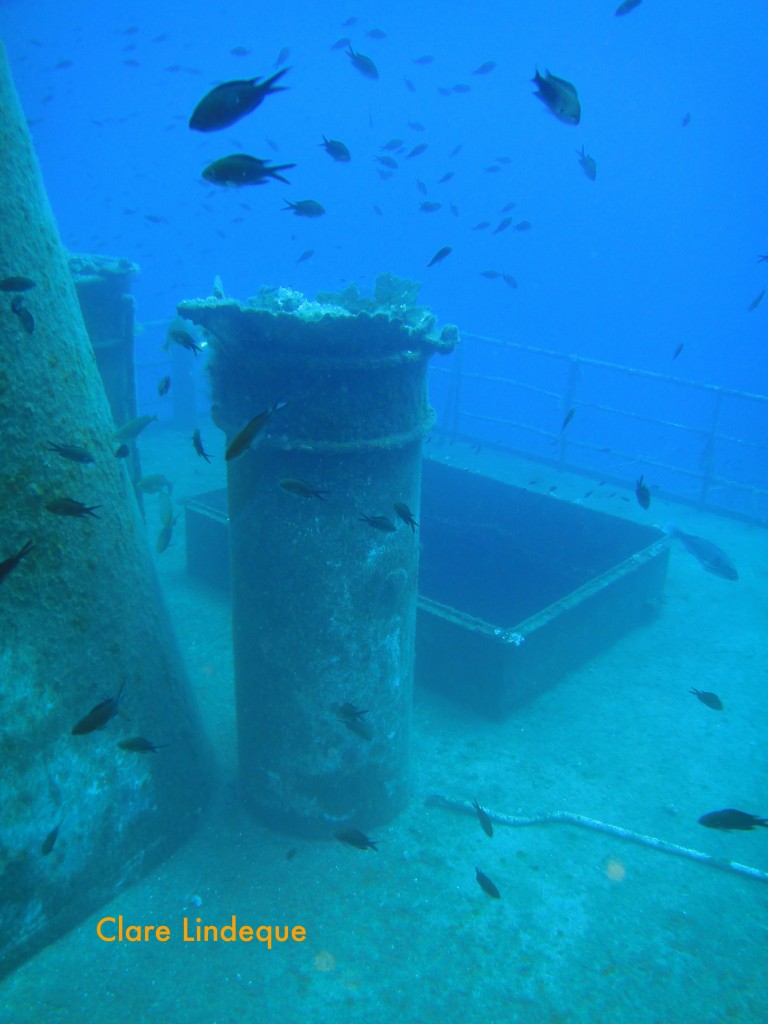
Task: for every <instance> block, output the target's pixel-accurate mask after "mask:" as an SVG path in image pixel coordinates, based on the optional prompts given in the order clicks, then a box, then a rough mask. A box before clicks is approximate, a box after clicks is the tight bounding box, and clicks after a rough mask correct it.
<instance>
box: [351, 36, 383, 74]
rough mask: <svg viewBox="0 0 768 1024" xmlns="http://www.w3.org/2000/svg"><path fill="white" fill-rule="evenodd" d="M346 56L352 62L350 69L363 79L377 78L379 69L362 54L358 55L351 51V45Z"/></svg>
mask: <svg viewBox="0 0 768 1024" xmlns="http://www.w3.org/2000/svg"><path fill="white" fill-rule="evenodd" d="M347 56H348V57H349V59H350V60H351V62H352V67H353V68H356V69H357V70H358V71H359V72H360V74H361V75H362V76H363V77H364V78H378V77H379V69H378V68H377V67H376V65H375V64H374V63H373V61H372V60H371V58H370V57H366V56H365V54H364V53H358V52H357V51H356V50H353V49H352V44H351V43H350V44H349V46H348V47H347Z"/></svg>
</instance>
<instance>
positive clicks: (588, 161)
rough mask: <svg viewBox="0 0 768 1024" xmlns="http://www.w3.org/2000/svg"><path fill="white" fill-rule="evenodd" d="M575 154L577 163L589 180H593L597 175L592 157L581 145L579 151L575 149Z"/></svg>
mask: <svg viewBox="0 0 768 1024" xmlns="http://www.w3.org/2000/svg"><path fill="white" fill-rule="evenodd" d="M576 156H577V157H578V158H579V164H580V165H581V168H582V170H583V171H584V173H585V174H586V176H587V177H588V178H589V180H590V181H594V180H595V178H596V177H597V164H596V163H595V160H594V158H593V157H591V156H590V155H589V153H587V152H585V150H584V146H583V145H582V147H581V151H579V150H578V149H577V150H576Z"/></svg>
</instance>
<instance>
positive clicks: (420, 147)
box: [405, 142, 428, 160]
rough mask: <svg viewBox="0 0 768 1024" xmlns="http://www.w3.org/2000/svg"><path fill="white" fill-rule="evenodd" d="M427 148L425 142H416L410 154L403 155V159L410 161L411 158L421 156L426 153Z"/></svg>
mask: <svg viewBox="0 0 768 1024" xmlns="http://www.w3.org/2000/svg"><path fill="white" fill-rule="evenodd" d="M427 148H428V147H427V143H426V142H417V143H416V145H415V146H414V147H413V149H412V150H411V151H410V153H406V154H405V159H406V160H410V159H411V157H414V156H421V154H422V153H424V152H426V150H427Z"/></svg>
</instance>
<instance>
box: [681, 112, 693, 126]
mask: <svg viewBox="0 0 768 1024" xmlns="http://www.w3.org/2000/svg"><path fill="white" fill-rule="evenodd" d="M690 123H691V112H690V111H688V112H687V113H686V114H683V119H682V121H681V122H680V127H681V128H687V127H688V125H689V124H690Z"/></svg>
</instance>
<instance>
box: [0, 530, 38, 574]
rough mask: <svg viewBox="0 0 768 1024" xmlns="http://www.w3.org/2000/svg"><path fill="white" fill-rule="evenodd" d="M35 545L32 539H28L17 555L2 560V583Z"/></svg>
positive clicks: (0, 563)
mask: <svg viewBox="0 0 768 1024" xmlns="http://www.w3.org/2000/svg"><path fill="white" fill-rule="evenodd" d="M34 546H35V545H34V544H33V543H32V541H31V540H28V541H27V543H26V544H25V545H24V547H23V548H20V549H19V550H18V551H17V552H16V554H15V555H11V556H10V557H9V558H6V559H4V560H3V561H2V562H0V583H2V582H3V580H4V579H5V578H6V577H7V576H10V574H11V573H12V572H13V570H14V569H15V568H16V566H17V565H18V564H19V562H20V561H21V560H22V558H24V557H25V556H26V555H28V554H29V552H30V551H31V550H32V548H33V547H34Z"/></svg>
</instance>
